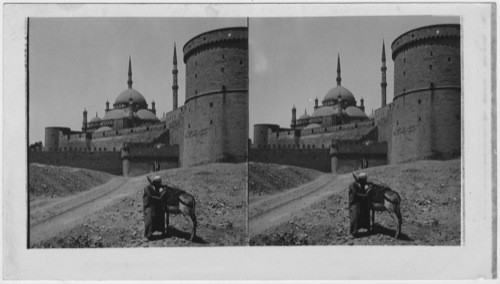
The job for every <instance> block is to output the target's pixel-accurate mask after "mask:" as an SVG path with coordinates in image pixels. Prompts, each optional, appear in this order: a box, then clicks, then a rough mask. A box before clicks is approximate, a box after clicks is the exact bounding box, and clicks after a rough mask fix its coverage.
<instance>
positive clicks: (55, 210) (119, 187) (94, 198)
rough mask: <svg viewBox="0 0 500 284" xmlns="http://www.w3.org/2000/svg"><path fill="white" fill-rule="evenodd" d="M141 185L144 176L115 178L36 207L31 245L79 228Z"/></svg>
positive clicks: (32, 224)
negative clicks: (92, 216)
mask: <svg viewBox="0 0 500 284" xmlns="http://www.w3.org/2000/svg"><path fill="white" fill-rule="evenodd" d="M142 183H143V180H142V179H141V177H135V178H125V177H116V178H113V179H112V180H110V181H109V182H107V183H105V184H103V185H101V186H97V187H95V188H93V189H91V190H89V191H87V192H84V193H82V194H78V195H75V196H72V197H67V198H61V199H57V200H54V201H52V202H47V203H44V204H43V205H42V204H36V205H37V206H35V208H34V209H33V210H32V211H31V212H30V236H29V237H30V244H36V243H39V242H41V241H44V240H46V239H49V238H51V237H54V236H56V235H57V234H59V233H60V232H62V231H64V230H65V229H68V228H70V227H73V226H75V225H78V224H79V223H81V222H82V221H83V220H84V217H86V216H89V215H91V214H93V213H95V212H97V211H99V210H101V209H103V208H104V207H106V206H107V205H109V204H111V203H113V202H115V201H117V200H119V199H121V198H123V197H124V196H126V195H128V194H131V193H132V192H135V191H137V188H139V187H140V185H141V184H142ZM111 193H112V194H111Z"/></svg>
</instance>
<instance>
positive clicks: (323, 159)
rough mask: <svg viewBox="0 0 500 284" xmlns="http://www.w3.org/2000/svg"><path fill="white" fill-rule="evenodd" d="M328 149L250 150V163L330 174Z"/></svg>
mask: <svg viewBox="0 0 500 284" xmlns="http://www.w3.org/2000/svg"><path fill="white" fill-rule="evenodd" d="M329 153H330V152H329V149H328V148H325V149H285V148H281V149H250V150H249V156H248V159H249V161H250V162H258V163H273V164H281V165H290V166H296V167H303V168H309V169H315V170H318V171H322V172H326V173H329V172H331V162H330V154H329Z"/></svg>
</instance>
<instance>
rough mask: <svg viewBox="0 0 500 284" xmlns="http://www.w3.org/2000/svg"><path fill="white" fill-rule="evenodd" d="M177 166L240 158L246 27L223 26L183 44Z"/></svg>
mask: <svg viewBox="0 0 500 284" xmlns="http://www.w3.org/2000/svg"><path fill="white" fill-rule="evenodd" d="M184 63H186V102H185V107H186V110H185V114H184V138H183V139H184V149H183V159H182V165H183V166H193V165H199V164H206V163H212V162H241V161H245V160H246V159H247V154H248V152H247V148H248V30H247V28H227V29H221V30H215V31H210V32H207V33H203V34H201V35H198V36H196V37H194V38H193V39H192V40H190V41H189V42H188V43H186V45H185V46H184Z"/></svg>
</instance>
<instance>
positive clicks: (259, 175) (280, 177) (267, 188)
mask: <svg viewBox="0 0 500 284" xmlns="http://www.w3.org/2000/svg"><path fill="white" fill-rule="evenodd" d="M323 174H324V173H323V172H320V171H316V170H313V169H306V168H300V167H294V166H287V165H278V164H265V163H254V162H250V163H249V164H248V192H249V194H250V195H262V194H273V193H277V192H281V191H283V190H285V189H290V188H294V187H297V186H299V185H301V184H304V183H308V182H310V181H312V180H315V179H316V178H318V177H320V176H321V175H323Z"/></svg>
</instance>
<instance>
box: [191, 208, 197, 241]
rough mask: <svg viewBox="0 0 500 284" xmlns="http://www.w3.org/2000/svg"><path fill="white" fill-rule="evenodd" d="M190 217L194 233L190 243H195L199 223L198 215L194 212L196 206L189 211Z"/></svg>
mask: <svg viewBox="0 0 500 284" xmlns="http://www.w3.org/2000/svg"><path fill="white" fill-rule="evenodd" d="M189 217H191V223H192V225H193V231H192V232H191V239H190V241H193V240H194V238H195V237H196V226H197V221H196V213H195V211H194V206H193V208H191V210H189Z"/></svg>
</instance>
